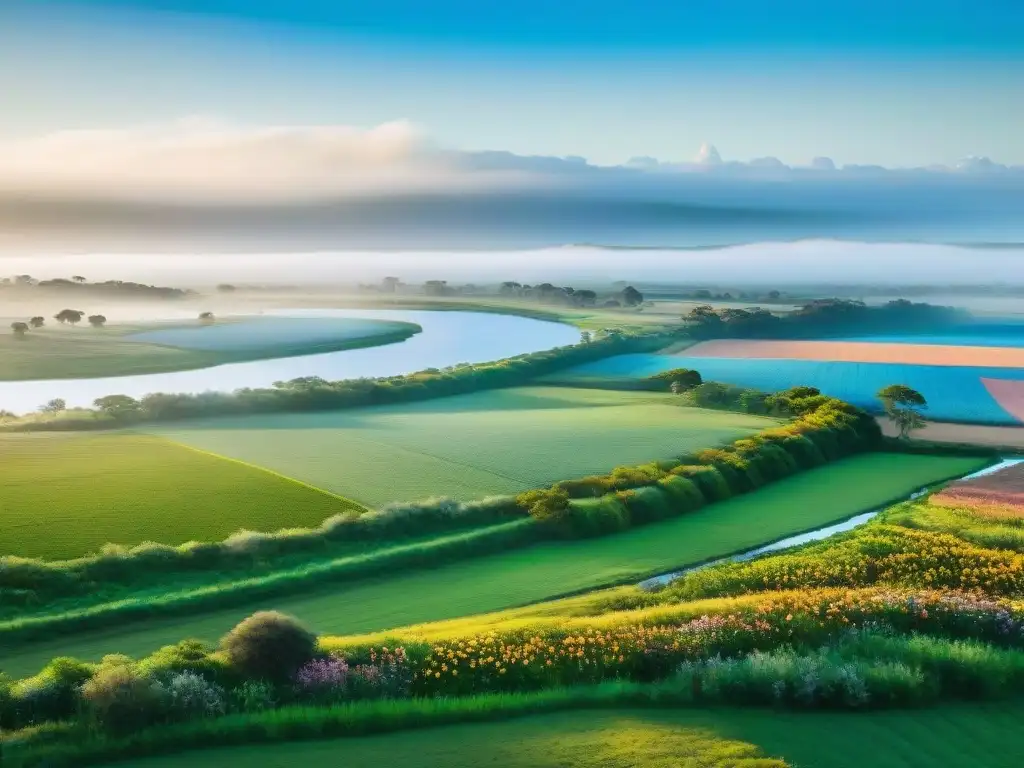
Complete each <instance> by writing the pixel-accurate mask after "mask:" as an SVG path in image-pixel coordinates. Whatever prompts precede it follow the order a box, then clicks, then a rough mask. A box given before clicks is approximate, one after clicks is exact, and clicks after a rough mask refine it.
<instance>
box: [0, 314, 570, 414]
mask: <svg viewBox="0 0 1024 768" xmlns="http://www.w3.org/2000/svg"><path fill="white" fill-rule="evenodd" d="M266 315H271V316H278V317H352V318H367V319H380V320H401V321H405V322H409V323H416V324H418V325H419V326H421V327H422V328H423V332H422V333H418V334H416V335H415V336H413V337H411V338H409V339H407V340H406V341H403V342H399V343H397V344H386V345H383V346H379V347H366V348H363V349H349V350H342V351H339V352H327V353H323V354H318V355H304V356H301V357H285V358H276V359H271V360H254V361H251V362H246V363H230V364H227V365H218V366H214V367H211V368H201V369H198V370H191V371H176V372H173V373H151V374H145V375H142V376H117V377H111V378H96V379H53V380H45V381H4V382H0V408H2V409H6V410H9V411H14V412H16V413H24V412H28V411H33V410H35V409H36V408H38V407H39V406H40V405H41V404H42V403H45V402H47V401H48V400H50V399H52V398H58V397H59V398H62V399H64V401H65V402H66V403H67V404H68V406H69V407H79V406H91V405H92V402H93V400H95V399H96V398H98V397H103V396H105V395H113V394H121V395H130V396H131V397H135V398H139V397H142V396H143V395H146V394H149V393H151V392H169V393H171V392H173V393H190V394H194V393H198V392H230V391H233V390H236V389H242V388H244V387H268V386H270V385H272V384H273V383H274V382H275V381H282V380H286V379H294V378H297V377H300V376H320V377H322V378H324V379H328V380H335V379H355V378H362V377H377V376H397V375H401V374H406V373H414V372H415V371H421V370H424V369H425V368H445V367H447V366H450V365H456V364H458V363H483V362H489V361H492V360H500V359H502V358H505V357H512V356H514V355H521V354H525V353H527V352H538V351H540V350H544V349H551V348H552V347H559V346H564V345H566V344H574V343H576V342H577V341H579V338H580V333H579V330H577V329H576V328H574V327H572V326H570V325H565V324H562V323H555V322H550V321H547V320H535V319H533V318H529V317H519V316H517V315H504V314H497V313H490V312H461V311H450V312H449V311H443V312H442V311H430V310H400V309H395V310H392V309H322V310H319V309H318V310H275V311H273V312H266V313H264V316H266Z"/></svg>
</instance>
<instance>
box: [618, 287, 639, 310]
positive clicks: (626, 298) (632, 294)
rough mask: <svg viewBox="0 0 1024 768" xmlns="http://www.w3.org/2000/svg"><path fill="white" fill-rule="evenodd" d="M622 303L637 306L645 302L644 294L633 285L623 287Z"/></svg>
mask: <svg viewBox="0 0 1024 768" xmlns="http://www.w3.org/2000/svg"><path fill="white" fill-rule="evenodd" d="M622 303H623V304H625V305H626V306H627V307H636V306H639V305H640V304H643V303H644V295H643V294H642V293H640V291H638V290H637V289H636V288H634V287H633V286H632V285H627V286H626V287H625V288H623V289H622Z"/></svg>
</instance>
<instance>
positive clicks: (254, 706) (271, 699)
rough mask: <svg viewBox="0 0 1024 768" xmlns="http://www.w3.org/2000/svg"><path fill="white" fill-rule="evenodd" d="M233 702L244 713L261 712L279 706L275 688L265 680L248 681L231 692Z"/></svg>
mask: <svg viewBox="0 0 1024 768" xmlns="http://www.w3.org/2000/svg"><path fill="white" fill-rule="evenodd" d="M231 701H232V703H233V704H234V706H235V707H237V708H238V709H240V710H242V711H243V712H261V711H263V710H265V709H273V708H274V706H275V705H276V704H277V697H276V696H275V695H274V686H272V685H271V684H270V683H268V682H267V681H265V680H246V681H245V682H244V683H242V684H241V685H240V686H238V687H237V688H235V689H234V690H232V691H231Z"/></svg>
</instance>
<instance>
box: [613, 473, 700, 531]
mask: <svg viewBox="0 0 1024 768" xmlns="http://www.w3.org/2000/svg"><path fill="white" fill-rule="evenodd" d="M675 479H677V480H680V478H675ZM682 482H686V481H685V480H684V481H682ZM616 495H617V496H618V498H619V501H621V502H622V503H623V504H625V505H626V509H627V510H628V511H629V520H630V521H631V522H632V523H633V524H634V525H643V524H644V523H652V522H654V521H656V520H664V519H665V518H667V517H671V516H672V515H673V514H675V513H677V512H678V510H675V509H673V504H672V497H670V496H669V495H668V494H667V493H665V492H664V491H663V490H662V489H661V487H660V486H656V485H649V486H647V487H645V488H637V489H635V490H631V491H620V492H619V493H618V494H616Z"/></svg>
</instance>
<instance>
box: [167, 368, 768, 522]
mask: <svg viewBox="0 0 1024 768" xmlns="http://www.w3.org/2000/svg"><path fill="white" fill-rule="evenodd" d="M676 402H677V401H676V399H675V396H673V395H671V394H662V393H651V392H612V391H601V390H594V389H572V388H559V387H519V388H514V389H502V390H495V391H488V392H480V393H476V394H471V395H460V396H457V397H448V398H442V399H437V400H429V401H424V402H418V403H409V404H403V405H398V406H382V407H374V408H362V409H357V410H346V411H335V412H328V413H310V414H282V415H267V416H248V417H241V418H231V419H216V420H204V421H201V422H195V423H191V424H175V425H173V426H168V427H166V428H161V429H160V431H159V434H161V435H164V436H167V437H170V438H171V439H173V440H176V441H179V442H182V443H185V444H188V445H193V446H195V447H197V448H201V449H203V450H207V451H212V452H214V453H218V454H221V455H224V456H230V457H233V458H237V459H241V460H243V461H246V462H249V463H252V464H257V465H259V466H264V467H268V468H270V469H272V470H274V471H276V472H280V473H282V474H285V475H288V476H289V477H294V478H297V479H299V480H302V481H303V482H307V483H310V484H312V485H315V486H317V487H320V488H326V489H328V490H330V491H333V492H335V493H338V494H341V495H343V496H345V497H347V498H352V499H355V500H357V501H359V502H360V503H363V504H366V505H368V506H380V505H383V504H386V503H388V502H392V501H416V500H420V499H424V498H428V497H431V496H451V497H454V498H458V499H462V500H468V499H474V498H480V497H483V496H488V495H492V494H507V493H516V492H519V491H523V490H526V489H529V488H534V487H538V486H542V485H546V484H550V483H553V482H557V481H558V480H563V479H566V478H572V477H579V476H583V475H588V474H593V473H602V472H607V471H609V470H611V469H612V468H613V467H615V466H618V465H628V464H640V463H645V462H649V461H653V460H656V459H665V458H669V457H672V456H678V455H681V454H684V453H687V452H688V451H692V450H696V449H699V448H706V447H709V446H715V445H718V444H721V443H725V442H728V441H731V440H735V439H737V438H739V437H742V436H744V435H746V434H749V433H752V432H755V431H757V430H760V429H764V428H766V427H768V426H771V425H772V424H775V423H777V421H776V420H773V419H768V418H764V417H760V416H751V415H748V414H742V413H729V412H725V411H706V410H700V409H695V408H683V407H680V406H678V405H677V404H676Z"/></svg>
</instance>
